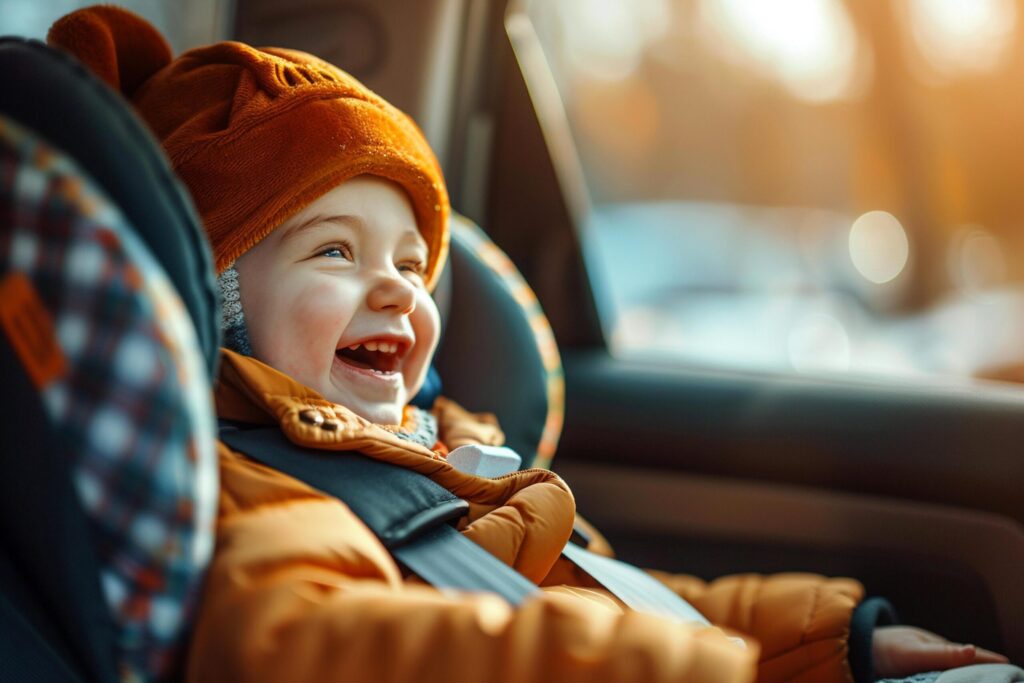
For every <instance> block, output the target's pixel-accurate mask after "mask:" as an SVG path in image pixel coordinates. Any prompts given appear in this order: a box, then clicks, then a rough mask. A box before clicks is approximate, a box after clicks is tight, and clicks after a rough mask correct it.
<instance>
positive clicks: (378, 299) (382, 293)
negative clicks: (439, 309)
mask: <svg viewBox="0 0 1024 683" xmlns="http://www.w3.org/2000/svg"><path fill="white" fill-rule="evenodd" d="M367 303H368V304H369V306H370V308H372V309H373V310H378V311H384V310H394V311H396V312H398V313H412V311H413V309H414V308H415V307H416V291H415V289H414V288H413V285H412V283H411V282H409V281H408V280H406V279H405V278H404V277H402V276H400V275H396V276H392V275H388V276H385V277H381V278H379V279H378V280H377V281H376V282H375V283H374V286H373V287H372V288H371V289H370V293H369V295H368V296H367Z"/></svg>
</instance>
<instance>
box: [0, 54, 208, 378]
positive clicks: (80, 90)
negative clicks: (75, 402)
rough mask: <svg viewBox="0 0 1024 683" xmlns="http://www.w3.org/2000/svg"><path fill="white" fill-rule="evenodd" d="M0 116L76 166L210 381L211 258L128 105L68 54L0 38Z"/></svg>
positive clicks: (184, 197)
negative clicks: (158, 273)
mask: <svg viewBox="0 0 1024 683" xmlns="http://www.w3.org/2000/svg"><path fill="white" fill-rule="evenodd" d="M0 74H2V75H3V87H2V88H0V113H3V114H5V115H6V116H9V117H10V118H12V119H14V120H15V121H17V122H19V123H21V124H22V125H23V126H24V127H26V128H29V129H30V130H33V131H35V132H36V133H37V134H39V135H40V136H41V137H42V138H44V139H45V140H47V141H48V142H49V143H50V144H51V145H53V146H54V147H57V148H59V149H61V150H62V151H63V152H65V153H66V154H67V155H68V156H70V157H71V158H73V159H74V160H75V162H76V164H78V166H79V168H81V169H82V170H83V171H84V172H85V173H86V174H87V175H89V176H90V178H91V179H92V180H93V181H94V182H95V183H96V184H98V185H99V186H100V187H101V188H102V189H103V191H104V192H105V193H106V195H107V196H108V197H109V198H110V199H111V201H112V202H113V203H114V204H115V205H117V206H118V208H119V209H120V210H121V212H122V213H123V214H124V215H125V218H126V219H127V221H128V223H130V224H131V225H132V226H133V227H134V228H135V230H136V232H137V234H138V235H139V236H140V237H141V238H142V240H143V242H145V244H146V246H147V247H149V250H150V252H151V253H152V254H153V255H154V256H155V257H156V258H157V259H158V260H159V261H160V264H161V265H162V266H163V268H164V270H165V271H166V272H167V274H168V276H169V277H170V279H171V281H172V282H173V284H174V287H175V289H176V290H177V292H178V295H179V296H180V297H181V299H182V301H183V302H184V303H185V307H186V308H187V309H188V311H189V314H190V316H191V318H192V322H193V324H194V325H195V328H196V334H197V336H198V337H199V343H200V345H201V347H202V352H203V356H204V359H205V361H206V365H207V369H208V371H209V374H210V377H211V379H212V378H213V371H214V368H215V367H216V362H217V355H218V347H219V346H220V318H219V311H218V307H217V299H216V293H215V291H216V290H215V283H214V279H213V265H212V264H213V260H212V257H211V255H210V250H209V247H208V245H207V243H206V239H205V237H204V236H203V234H202V230H201V227H200V225H201V224H200V222H199V219H198V217H197V214H196V212H195V209H194V208H193V207H192V203H191V200H190V199H189V198H188V194H187V192H186V190H185V189H184V188H183V187H182V185H181V183H180V182H179V181H178V180H177V179H176V178H175V176H174V173H173V172H172V170H171V168H170V165H169V164H168V162H167V160H166V158H165V157H164V156H163V154H162V152H161V151H160V146H159V145H158V144H157V142H156V140H155V139H154V138H153V136H152V135H151V134H150V133H149V131H148V130H147V129H146V128H145V126H144V124H143V123H142V122H141V121H140V120H139V119H138V118H136V117H135V115H134V114H133V113H132V111H131V107H130V105H129V104H128V103H127V102H125V101H124V100H123V99H121V97H120V95H118V94H117V93H115V92H114V91H112V90H111V89H110V88H108V87H107V86H106V85H105V84H104V83H102V82H101V81H100V80H99V79H98V78H97V77H96V76H94V75H93V74H92V73H91V72H90V71H89V70H88V69H86V68H85V67H84V66H82V65H81V64H79V63H78V62H77V61H75V60H74V59H73V58H72V57H70V56H69V55H66V54H64V53H62V52H59V51H57V50H53V49H51V48H49V47H47V46H46V45H44V44H42V43H40V42H38V41H34V40H24V39H21V38H12V37H6V38H0Z"/></svg>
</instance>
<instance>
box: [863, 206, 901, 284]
mask: <svg viewBox="0 0 1024 683" xmlns="http://www.w3.org/2000/svg"><path fill="white" fill-rule="evenodd" d="M909 256H910V244H909V242H908V240H907V232H906V231H905V230H904V229H903V225H902V224H900V222H899V220H897V218H896V216H893V215H892V214H891V213H889V212H887V211H869V212H868V213H866V214H864V215H862V216H861V217H860V218H858V219H857V220H855V221H854V222H853V225H852V226H851V227H850V260H851V261H853V266H854V268H856V269H857V272H858V273H860V274H861V275H862V276H864V278H865V279H867V280H869V281H870V282H874V283H876V284H882V283H885V282H889V281H890V280H894V279H895V278H896V277H897V276H898V275H899V274H900V273H902V272H903V269H904V268H905V267H906V265H907V260H908V258H909Z"/></svg>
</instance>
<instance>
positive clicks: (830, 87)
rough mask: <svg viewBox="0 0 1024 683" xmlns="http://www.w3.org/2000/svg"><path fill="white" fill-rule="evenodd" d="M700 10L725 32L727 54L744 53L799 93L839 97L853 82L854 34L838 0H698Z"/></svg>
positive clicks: (821, 97) (820, 97) (815, 99)
mask: <svg viewBox="0 0 1024 683" xmlns="http://www.w3.org/2000/svg"><path fill="white" fill-rule="evenodd" d="M701 15H702V16H703V17H704V18H705V19H706V20H708V21H710V23H711V24H712V25H714V26H715V27H717V28H718V29H720V30H721V31H722V32H723V33H724V36H723V37H724V38H726V39H727V40H726V44H724V45H722V46H721V49H722V50H724V51H725V55H726V56H727V57H735V55H736V54H737V51H739V52H740V53H745V54H746V57H747V58H748V61H750V62H752V63H753V65H754V66H757V67H761V68H762V69H764V68H766V69H767V70H768V71H769V72H770V73H771V74H772V75H774V76H775V77H777V78H778V79H779V80H781V81H782V83H783V85H785V86H786V88H787V89H789V90H790V91H791V92H792V93H793V94H794V95H796V96H797V97H799V98H801V99H804V100H808V101H811V102H824V101H829V100H834V99H839V98H841V97H843V96H845V95H847V94H849V92H850V90H851V88H852V86H853V85H854V82H855V80H856V75H857V74H856V71H857V56H858V55H857V52H858V50H857V48H858V45H857V34H856V32H855V30H854V28H853V24H852V22H851V21H850V17H849V15H848V14H847V11H846V8H845V7H844V6H843V5H842V3H841V2H839V1H838V0H771V2H766V1H765V0H703V1H702V3H701Z"/></svg>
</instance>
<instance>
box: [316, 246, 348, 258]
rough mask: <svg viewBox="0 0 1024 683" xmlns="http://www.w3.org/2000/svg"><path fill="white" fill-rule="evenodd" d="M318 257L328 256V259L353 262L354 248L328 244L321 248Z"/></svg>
mask: <svg viewBox="0 0 1024 683" xmlns="http://www.w3.org/2000/svg"><path fill="white" fill-rule="evenodd" d="M316 255H317V256H326V257H327V258H340V259H345V260H346V261H352V260H353V258H352V248H351V247H350V246H349V245H347V244H328V245H326V246H323V247H321V248H320V250H319V251H317V253H316Z"/></svg>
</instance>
